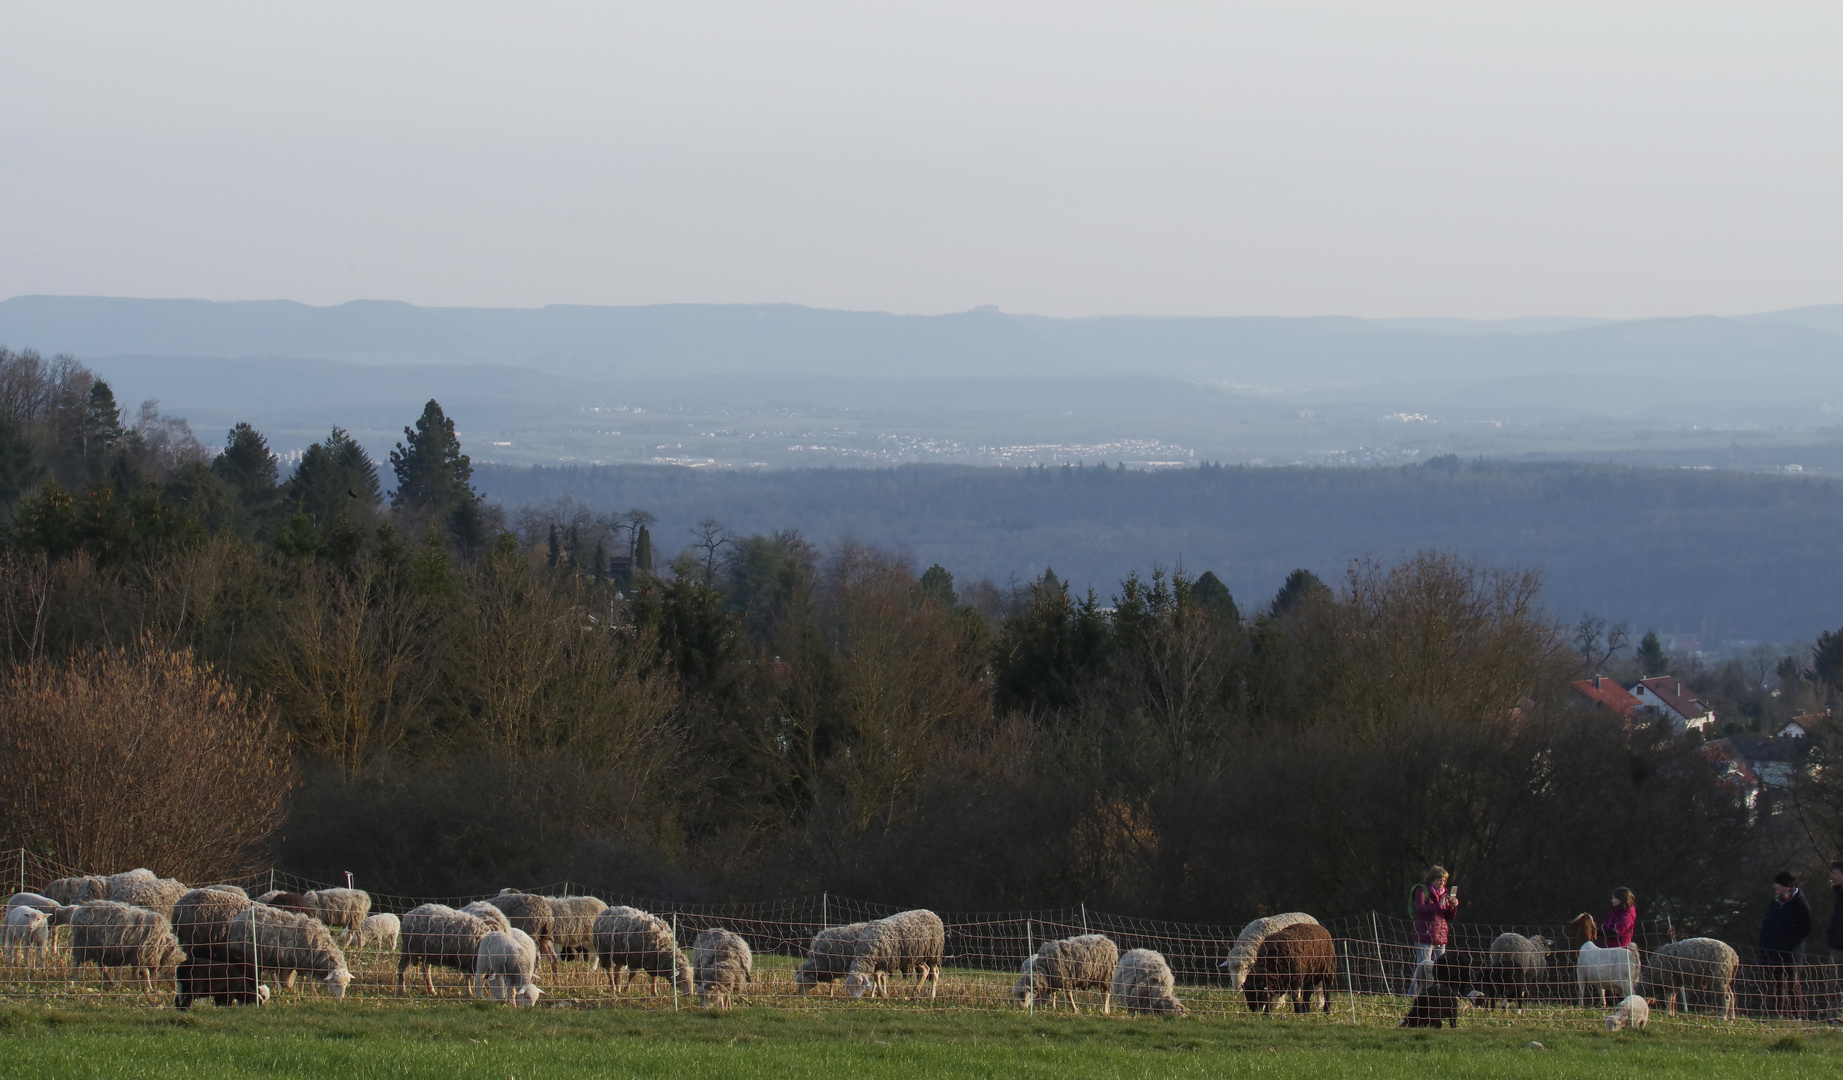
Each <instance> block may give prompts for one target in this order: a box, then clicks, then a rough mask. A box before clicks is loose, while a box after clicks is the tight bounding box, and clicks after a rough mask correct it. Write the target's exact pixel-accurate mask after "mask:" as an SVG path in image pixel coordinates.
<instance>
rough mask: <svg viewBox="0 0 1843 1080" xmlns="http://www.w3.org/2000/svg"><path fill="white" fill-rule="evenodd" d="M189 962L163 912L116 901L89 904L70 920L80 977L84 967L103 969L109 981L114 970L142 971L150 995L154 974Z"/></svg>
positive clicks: (73, 962)
mask: <svg viewBox="0 0 1843 1080" xmlns="http://www.w3.org/2000/svg"><path fill="white" fill-rule="evenodd" d="M185 958H186V954H185V953H184V952H182V951H180V948H179V939H178V938H177V937H175V936H174V935H173V924H172V923H170V922H168V921H167V919H166V916H164V915H161V914H160V913H159V912H155V911H148V910H147V909H146V908H138V907H135V906H133V905H131V904H122V903H118V902H116V901H114V900H86V901H84V902H83V903H82V904H81V905H79V906H78V908H77V910H76V911H75V912H73V913H72V914H71V917H70V974H71V978H72V979H75V978H76V977H77V976H78V974H79V972H81V970H82V968H83V965H85V964H95V965H96V966H97V967H99V968H101V969H102V977H103V981H104V982H108V981H110V975H109V969H110V968H123V967H125V968H129V969H131V971H132V972H138V973H140V974H141V975H142V976H143V977H144V978H145V979H146V982H147V990H148V992H149V993H152V992H153V989H154V972H156V971H160V972H164V971H167V970H169V969H172V968H176V967H178V966H179V963H180V962H181V961H182V960H184V959H185Z"/></svg>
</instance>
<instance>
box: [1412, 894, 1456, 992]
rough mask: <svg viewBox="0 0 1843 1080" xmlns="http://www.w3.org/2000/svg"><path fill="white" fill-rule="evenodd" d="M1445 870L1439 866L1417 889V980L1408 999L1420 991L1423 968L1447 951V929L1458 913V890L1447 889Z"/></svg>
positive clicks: (1415, 899) (1415, 904)
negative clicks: (1423, 965)
mask: <svg viewBox="0 0 1843 1080" xmlns="http://www.w3.org/2000/svg"><path fill="white" fill-rule="evenodd" d="M1446 878H1447V874H1446V867H1444V866H1436V867H1434V868H1433V869H1431V870H1429V871H1427V876H1426V877H1424V878H1422V879H1421V883H1420V884H1419V885H1416V886H1415V887H1414V976H1415V977H1414V978H1413V979H1412V980H1410V982H1409V984H1408V996H1409V997H1414V996H1415V995H1417V994H1419V993H1420V992H1421V981H1420V973H1421V965H1422V964H1425V963H1426V962H1427V961H1429V960H1434V959H1437V958H1438V957H1440V956H1441V955H1442V954H1444V953H1445V952H1446V940H1447V930H1448V927H1449V926H1450V925H1451V923H1452V921H1453V917H1454V916H1455V915H1458V914H1459V890H1458V888H1457V887H1454V888H1450V889H1449V888H1447V887H1446Z"/></svg>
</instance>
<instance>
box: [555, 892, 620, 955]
mask: <svg viewBox="0 0 1843 1080" xmlns="http://www.w3.org/2000/svg"><path fill="white" fill-rule="evenodd" d="M545 899H546V900H549V901H550V914H551V935H552V942H553V943H554V944H555V945H556V947H557V955H559V956H561V957H562V958H563V959H565V960H579V959H580V960H587V961H588V962H589V964H590V965H591V966H594V965H595V964H596V962H597V961H596V959H595V917H596V916H597V915H600V914H601V913H602V912H604V911H607V910H608V905H607V903H606V902H604V901H602V900H599V899H597V898H595V897H593V896H547V897H545Z"/></svg>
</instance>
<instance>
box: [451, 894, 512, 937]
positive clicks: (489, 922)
mask: <svg viewBox="0 0 1843 1080" xmlns="http://www.w3.org/2000/svg"><path fill="white" fill-rule="evenodd" d="M461 911H462V912H464V913H465V914H468V915H472V916H473V917H474V918H476V919H479V920H480V921H481V922H483V923H485V924H486V927H487V929H489V930H510V929H512V920H511V919H508V918H506V913H505V912H503V911H501V910H499V908H498V907H497V906H495V905H493V904H489V903H487V902H486V901H484V900H475V901H474V902H473V903H471V904H468V905H467V906H466V907H463V908H462V909H461Z"/></svg>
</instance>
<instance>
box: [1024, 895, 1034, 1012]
mask: <svg viewBox="0 0 1843 1080" xmlns="http://www.w3.org/2000/svg"><path fill="white" fill-rule="evenodd" d="M1035 955H1037V942H1036V939H1035V938H1034V937H1032V936H1031V933H1030V920H1029V919H1028V918H1026V919H1025V920H1024V960H1025V962H1026V963H1028V962H1029V960H1030V958H1031V957H1033V956H1035ZM1027 1000H1028V1001H1029V1002H1030V1012H1032V1013H1033V1014H1034V1013H1035V1012H1036V1011H1037V979H1036V976H1035V975H1034V974H1033V975H1032V976H1031V979H1030V997H1029V998H1028V999H1027Z"/></svg>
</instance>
